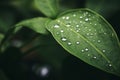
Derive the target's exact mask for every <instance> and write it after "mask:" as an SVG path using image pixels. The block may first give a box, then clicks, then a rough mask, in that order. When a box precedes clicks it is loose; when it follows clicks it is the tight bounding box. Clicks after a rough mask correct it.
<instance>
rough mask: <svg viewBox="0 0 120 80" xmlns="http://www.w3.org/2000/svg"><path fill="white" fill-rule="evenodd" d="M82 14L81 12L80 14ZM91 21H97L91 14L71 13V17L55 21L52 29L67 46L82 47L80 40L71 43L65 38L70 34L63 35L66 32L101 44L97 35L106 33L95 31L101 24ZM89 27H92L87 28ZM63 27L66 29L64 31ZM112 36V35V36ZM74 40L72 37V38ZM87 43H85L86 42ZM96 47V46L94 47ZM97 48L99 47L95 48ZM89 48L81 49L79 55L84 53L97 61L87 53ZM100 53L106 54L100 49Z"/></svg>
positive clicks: (110, 65)
mask: <svg viewBox="0 0 120 80" xmlns="http://www.w3.org/2000/svg"><path fill="white" fill-rule="evenodd" d="M80 13H82V12H80ZM92 20H94V21H95V20H97V21H99V20H98V19H96V17H95V16H93V15H92V14H89V12H84V13H83V14H81V15H79V13H73V15H72V16H71V15H66V16H63V17H62V18H60V19H58V20H57V24H55V25H54V26H53V27H54V29H57V32H56V34H57V35H60V36H61V37H60V40H61V41H62V42H63V43H65V44H66V45H68V46H72V45H74V46H79V45H83V44H82V43H81V40H79V39H77V40H75V41H74V42H73V41H71V40H70V39H69V38H68V37H67V36H69V35H70V34H65V32H66V31H69V33H70V31H71V34H72V33H73V32H75V33H76V34H77V35H81V36H84V37H85V38H86V39H87V40H88V41H89V42H91V43H92V44H94V43H95V44H102V43H103V41H102V39H101V38H99V35H100V34H101V33H102V34H101V35H107V34H108V33H107V32H105V31H104V30H103V29H101V30H99V31H98V30H97V29H96V28H97V27H101V24H98V23H95V22H94V21H92ZM89 25H91V26H92V27H89ZM64 27H65V28H67V29H65V30H64ZM112 36H114V34H112ZM73 38H74V36H73ZM86 43H87V42H86ZM95 47H96V46H95ZM97 47H99V46H97ZM90 49H91V48H87V46H86V47H83V48H82V49H81V50H79V51H80V53H86V54H87V56H88V57H92V59H96V60H97V59H98V58H99V57H98V56H92V55H91V53H89V51H90ZM100 51H101V53H103V54H104V53H106V49H104V48H103V49H100ZM108 67H112V64H111V63H108Z"/></svg>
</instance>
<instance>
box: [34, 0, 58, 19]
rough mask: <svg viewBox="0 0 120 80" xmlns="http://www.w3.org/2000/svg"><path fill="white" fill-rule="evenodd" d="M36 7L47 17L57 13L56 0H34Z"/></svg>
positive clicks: (54, 15)
mask: <svg viewBox="0 0 120 80" xmlns="http://www.w3.org/2000/svg"><path fill="white" fill-rule="evenodd" d="M35 5H36V7H37V8H38V9H39V10H40V11H41V12H42V13H43V14H45V15H46V16H48V17H52V18H54V17H56V15H57V14H58V0H35Z"/></svg>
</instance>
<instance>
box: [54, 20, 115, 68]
mask: <svg viewBox="0 0 120 80" xmlns="http://www.w3.org/2000/svg"><path fill="white" fill-rule="evenodd" d="M56 22H58V21H56ZM59 23H60V24H61V25H64V26H65V27H66V28H67V26H66V25H65V24H64V23H63V22H61V21H60V22H59ZM71 31H73V32H74V33H75V34H77V35H79V36H80V37H81V38H82V39H83V40H85V41H86V42H87V43H88V44H90V45H91V46H92V47H93V48H94V49H95V50H96V51H97V52H98V53H99V54H100V55H102V57H103V58H105V60H106V61H107V62H110V64H111V65H112V67H113V68H114V69H115V70H116V69H117V68H116V67H115V66H114V65H113V63H112V62H111V61H110V60H109V59H108V58H107V57H106V56H105V55H104V54H103V52H101V51H100V50H99V49H98V48H97V47H96V46H94V44H92V43H91V42H90V41H88V40H87V39H86V38H85V37H84V36H82V35H81V34H78V33H77V32H75V31H74V30H73V29H71Z"/></svg>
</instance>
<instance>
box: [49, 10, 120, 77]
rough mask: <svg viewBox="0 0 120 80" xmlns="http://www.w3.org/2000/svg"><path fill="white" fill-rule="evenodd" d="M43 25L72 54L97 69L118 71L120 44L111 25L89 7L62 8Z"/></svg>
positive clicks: (118, 72)
mask: <svg viewBox="0 0 120 80" xmlns="http://www.w3.org/2000/svg"><path fill="white" fill-rule="evenodd" d="M47 29H48V30H49V31H50V32H51V33H52V35H53V36H54V38H55V39H56V40H57V41H58V43H59V44H60V45H61V46H62V47H63V48H64V49H66V50H67V51H68V52H70V53H71V54H73V55H74V56H76V57H78V58H80V59H81V60H83V61H85V62H87V63H88V64H90V65H92V66H95V67H97V68H99V69H101V70H104V71H107V72H109V73H113V74H116V75H120V62H119V61H120V45H119V40H118V38H117V35H116V33H115V31H114V30H113V28H112V27H111V25H110V24H109V23H108V22H107V21H106V20H104V18H103V17H101V16H100V15H98V14H97V13H95V12H93V11H91V10H89V9H81V10H72V11H68V12H65V13H64V14H62V15H61V16H60V17H59V18H58V19H56V20H54V21H52V22H50V23H49V24H48V27H47Z"/></svg>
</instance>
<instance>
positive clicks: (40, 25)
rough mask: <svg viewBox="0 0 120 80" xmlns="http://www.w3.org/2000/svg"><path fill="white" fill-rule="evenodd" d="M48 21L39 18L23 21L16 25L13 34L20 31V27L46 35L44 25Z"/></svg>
mask: <svg viewBox="0 0 120 80" xmlns="http://www.w3.org/2000/svg"><path fill="white" fill-rule="evenodd" d="M49 20H50V19H48V18H41V17H38V18H33V19H28V20H24V21H22V22H20V23H18V24H16V28H15V32H17V31H18V30H20V29H21V28H22V27H28V28H30V29H32V30H34V31H35V32H37V33H41V34H47V30H46V28H45V26H46V25H45V24H46V22H47V21H49Z"/></svg>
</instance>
